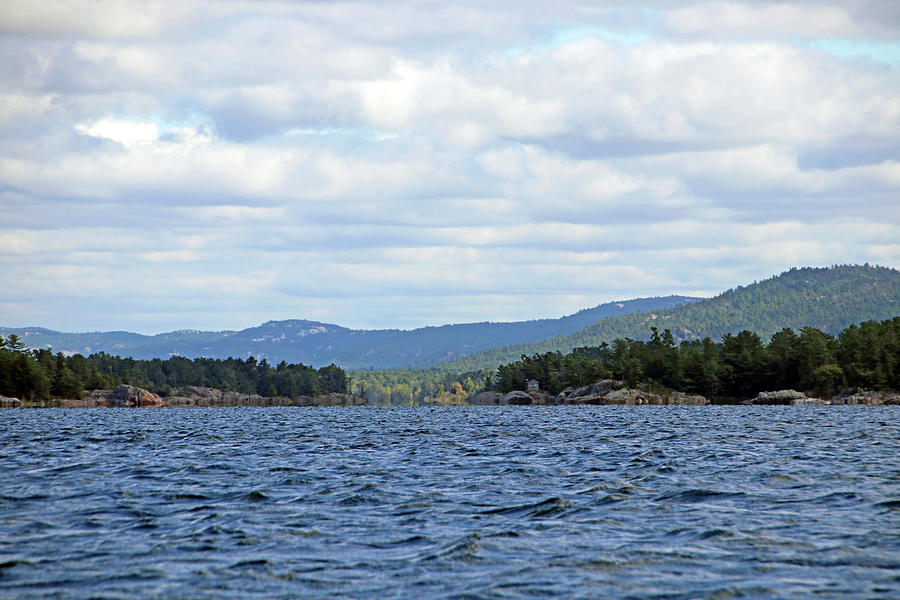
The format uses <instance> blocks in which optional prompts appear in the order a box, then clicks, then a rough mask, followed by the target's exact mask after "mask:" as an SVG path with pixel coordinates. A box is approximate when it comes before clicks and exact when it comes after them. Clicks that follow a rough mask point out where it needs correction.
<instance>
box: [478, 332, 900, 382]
mask: <svg viewBox="0 0 900 600" xmlns="http://www.w3.org/2000/svg"><path fill="white" fill-rule="evenodd" d="M650 333H651V335H650V339H649V340H648V341H637V340H633V339H629V338H620V339H616V340H615V341H614V342H612V343H611V344H608V343H603V344H601V345H600V346H591V347H581V348H576V349H574V350H573V351H572V352H569V353H568V354H562V353H561V352H545V353H543V354H533V355H531V356H524V355H523V356H522V357H521V359H520V360H517V361H514V362H511V363H508V364H505V365H502V366H500V367H499V368H498V369H497V374H496V379H495V381H494V388H495V389H497V390H498V391H502V392H508V391H511V390H521V389H524V385H525V381H526V380H528V379H536V380H537V381H539V382H540V384H541V388H542V389H544V390H546V391H549V392H550V393H551V394H556V393H559V392H560V391H562V390H563V389H565V388H566V387H569V386H572V387H578V386H581V385H587V384H589V383H593V382H595V381H598V380H600V379H617V380H621V381H623V382H624V383H625V385H626V386H628V387H636V386H638V385H641V384H647V385H649V386H651V387H658V388H665V389H672V390H679V391H684V392H690V393H696V394H702V395H704V396H706V397H708V398H715V399H747V398H752V397H754V396H756V394H757V393H759V392H761V391H767V390H782V389H796V390H801V391H809V392H814V393H816V394H818V395H821V396H824V397H830V396H833V395H834V394H836V393H837V392H839V391H841V390H844V389H853V388H864V389H870V390H897V389H900V317H895V318H893V319H891V320H885V321H881V322H877V321H866V322H864V323H862V324H860V325H859V326H857V325H851V326H849V327H847V328H846V329H844V330H843V331H841V332H840V333H839V334H838V335H837V336H834V335H831V334H828V333H825V332H822V331H820V330H819V329H816V328H814V327H803V328H801V329H800V330H799V332H795V331H794V330H792V329H789V328H783V329H781V330H780V331H777V332H776V333H775V334H773V335H772V337H771V339H770V340H769V342H768V343H763V341H762V339H761V338H760V336H759V335H757V334H756V333H752V332H750V331H746V330H745V331H742V332H740V333H738V334H736V335H732V334H726V335H725V336H723V337H722V341H721V342H718V343H717V342H714V341H713V340H712V339H711V338H709V337H706V338H704V339H702V340H692V341H683V342H681V343H680V344H676V343H675V339H674V337H673V335H672V333H671V332H670V331H669V330H668V329H665V330H663V331H662V332H660V331H659V329H658V328H656V327H652V328H651V330H650Z"/></svg>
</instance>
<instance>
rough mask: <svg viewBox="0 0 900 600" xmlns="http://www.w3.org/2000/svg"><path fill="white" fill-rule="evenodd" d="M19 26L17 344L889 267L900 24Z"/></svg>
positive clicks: (509, 13)
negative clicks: (37, 336)
mask: <svg viewBox="0 0 900 600" xmlns="http://www.w3.org/2000/svg"><path fill="white" fill-rule="evenodd" d="M2 10H3V13H4V19H3V22H2V24H0V36H2V37H3V44H2V45H0V56H2V59H0V275H2V276H3V278H4V279H5V280H9V281H17V282H21V284H20V285H19V286H17V290H16V293H13V292H12V291H8V292H5V293H3V294H0V310H2V311H3V313H2V314H3V315H4V317H5V318H7V319H9V320H8V321H7V322H5V323H3V324H5V325H16V324H24V323H28V324H43V325H47V326H52V327H60V328H67V329H85V328H94V329H110V328H138V329H141V330H143V331H160V330H164V329H175V328H180V327H203V328H226V327H229V328H234V327H239V326H247V325H252V324H255V323H258V322H262V321H265V320H268V319H273V318H288V317H298V318H319V319H323V320H327V321H331V322H338V323H341V324H349V325H353V326H358V327H362V326H366V327H377V326H404V327H406V326H415V325H419V324H424V323H430V324H438V323H441V322H447V321H454V320H484V319H510V318H529V317H536V316H553V315H559V314H562V313H566V312H574V311H576V310H578V309H580V308H583V307H585V306H587V305H591V304H596V303H599V302H602V301H607V300H614V299H622V298H626V297H634V296H640V295H658V294H668V293H673V292H682V293H685V292H692V293H699V292H703V293H710V294H711V293H715V292H717V291H721V290H722V289H725V288H728V287H733V286H734V285H739V284H744V283H746V282H747V281H751V280H754V279H760V278H763V277H766V276H769V275H772V274H774V273H777V272H779V271H780V270H782V269H785V268H788V267H791V266H797V265H803V264H830V263H839V262H840V263H842V262H866V261H869V262H878V263H882V264H888V265H892V266H898V265H900V246H898V244H897V243H895V241H894V240H896V239H900V236H898V233H900V232H898V231H897V227H898V223H900V212H898V211H900V207H898V205H897V202H896V198H897V197H898V192H900V166H898V162H897V150H898V148H900V137H898V135H897V134H896V133H895V132H897V131H900V79H898V77H897V71H896V65H895V62H892V60H893V59H891V58H890V53H891V52H892V48H893V46H892V44H896V39H897V38H898V35H900V15H898V13H897V11H896V8H895V7H893V6H892V5H891V3H884V2H866V1H862V0H859V1H857V0H851V1H849V2H841V3H838V2H794V3H788V4H785V3H780V2H737V1H734V2H691V3H672V2H669V1H667V0H647V1H645V2H640V3H635V4H629V5H623V4H622V3H619V2H612V1H610V2H594V3H590V4H587V5H586V4H584V3H578V2H568V1H563V2H559V3H557V4H556V5H554V11H553V13H552V15H550V16H549V17H548V15H547V11H546V4H545V3H543V2H535V1H525V2H516V3H510V2H506V1H504V0H496V1H492V2H486V3H479V4H477V5H475V4H471V3H461V2H448V3H440V4H435V3H418V2H405V1H399V0H398V1H396V2H389V3H387V4H385V3H379V4H376V3H372V2H364V1H360V2H347V3H319V2H278V1H274V2H265V3H260V2H240V1H227V2H203V3H200V2H193V1H191V0H187V1H184V2H178V3H173V2H151V3H146V4H145V3H140V6H138V5H137V4H133V3H130V2H105V1H99V2H78V1H75V0H72V1H70V2H66V1H62V0H55V1H53V2H45V3H40V5H37V4H35V3H33V2H32V3H25V2H19V1H18V0H10V1H8V2H6V3H5V4H4V8H3V9H2ZM842 40H843V41H842ZM851 50H852V51H851ZM861 57H862V58H861ZM136 289H138V290H146V292H142V293H143V294H145V298H144V299H140V298H134V297H133V295H132V293H131V292H130V291H128V290H136ZM23 298H25V299H26V300H25V301H23ZM66 315H71V316H66ZM75 315H79V316H75Z"/></svg>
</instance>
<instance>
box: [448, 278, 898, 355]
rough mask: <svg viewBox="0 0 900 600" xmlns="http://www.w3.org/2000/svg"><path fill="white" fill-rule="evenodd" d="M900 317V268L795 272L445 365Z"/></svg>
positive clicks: (830, 329) (828, 328)
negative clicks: (664, 334) (656, 337)
mask: <svg viewBox="0 0 900 600" xmlns="http://www.w3.org/2000/svg"><path fill="white" fill-rule="evenodd" d="M898 315H900V271H897V270H896V269H890V268H886V267H877V266H875V267H873V266H869V265H840V266H834V267H828V268H811V267H806V268H794V269H791V270H789V271H786V272H784V273H782V274H781V275H778V276H775V277H772V278H770V279H766V280H764V281H760V282H754V283H753V284H751V285H747V286H743V287H741V286H739V287H737V288H734V289H730V290H728V291H726V292H723V293H722V294H720V295H718V296H715V297H713V298H709V299H706V300H701V301H699V302H693V303H690V304H683V305H680V306H676V307H673V308H668V309H664V310H650V311H638V312H633V313H630V314H627V315H619V316H614V317H607V318H605V319H603V320H601V321H599V322H597V323H594V324H592V325H590V326H588V327H586V328H584V329H583V330H581V331H578V332H575V333H573V334H571V335H567V336H560V337H557V338H553V339H547V340H543V341H540V342H536V343H531V344H515V345H509V346H505V347H503V348H499V349H494V350H488V351H483V352H478V353H475V354H472V355H470V356H467V357H464V358H461V359H457V360H454V361H452V362H449V363H448V364H446V365H443V367H444V369H445V370H446V371H448V372H449V371H457V372H466V371H475V370H478V369H484V368H495V367H497V366H498V365H499V364H501V363H504V362H510V361H513V360H517V359H519V358H520V357H521V356H522V355H523V354H524V355H526V356H530V355H532V354H535V353H543V352H551V351H557V350H558V351H561V352H568V351H569V350H572V349H573V348H578V347H583V346H598V345H600V344H601V343H603V342H611V341H613V340H614V339H616V338H631V339H634V340H648V339H649V338H650V334H651V331H650V328H651V327H657V328H658V329H659V330H660V331H662V330H664V329H669V330H670V331H671V332H672V334H673V336H674V338H675V341H676V342H680V341H683V340H693V339H702V338H705V337H710V338H712V339H713V340H718V339H720V338H721V337H722V336H724V335H725V334H727V333H732V334H736V333H739V332H741V331H743V330H745V329H746V330H750V331H753V332H755V333H757V334H759V335H760V336H761V337H762V338H763V339H768V338H769V337H770V336H771V335H772V334H773V333H775V332H776V331H779V330H780V329H782V328H784V327H789V328H792V329H800V328H801V327H805V326H810V327H815V328H816V329H819V330H821V331H824V332H826V333H831V334H836V333H838V332H840V331H841V330H843V329H845V328H846V327H847V326H849V325H852V324H857V323H861V322H863V321H870V320H873V321H880V320H884V319H891V318H893V317H895V316H898Z"/></svg>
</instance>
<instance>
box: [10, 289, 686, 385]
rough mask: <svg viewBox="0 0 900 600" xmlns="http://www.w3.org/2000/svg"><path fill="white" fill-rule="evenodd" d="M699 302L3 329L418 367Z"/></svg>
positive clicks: (140, 345)
mask: <svg viewBox="0 0 900 600" xmlns="http://www.w3.org/2000/svg"><path fill="white" fill-rule="evenodd" d="M698 300H700V299H699V298H689V297H685V296H667V297H663V298H639V299H635V300H625V301H621V302H610V303H606V304H601V305H599V306H596V307H593V308H589V309H585V310H582V311H579V312H577V313H575V314H572V315H568V316H565V317H562V318H559V319H537V320H532V321H516V322H509V323H489V322H482V323H463V324H455V325H443V326H440V327H422V328H419V329H413V330H400V329H378V330H361V329H348V328H346V327H341V326H339V325H333V324H330V323H321V322H318V321H307V320H287V321H269V322H267V323H263V324H262V325H260V326H258V327H251V328H249V329H243V330H240V331H196V330H181V331H172V332H169V333H161V334H158V335H152V336H147V335H140V334H136V333H128V332H122V331H116V332H98V333H61V332H58V331H52V330H49V329H44V328H40V327H27V328H0V335H4V336H8V335H11V334H16V335H18V336H19V337H20V338H22V340H23V341H24V343H25V344H26V345H27V346H29V347H31V348H47V347H52V348H53V350H54V351H56V352H64V353H66V354H75V353H77V354H83V355H85V356H86V355H89V354H92V353H96V352H106V353H108V354H112V355H120V356H129V357H132V358H135V359H152V358H168V357H170V356H175V355H177V356H184V357H187V358H198V357H207V358H228V357H237V358H247V357H250V356H255V357H257V358H258V359H263V358H265V359H266V360H267V361H268V362H269V363H272V364H277V363H278V362H281V361H287V362H289V363H303V364H307V365H312V366H317V367H320V366H325V365H329V364H332V363H334V364H337V365H339V366H341V367H347V368H357V369H368V368H375V369H383V368H398V367H420V366H426V365H430V364H434V363H441V362H445V361H448V360H452V359H456V358H459V357H462V356H466V355H468V354H471V353H473V352H478V351H480V350H487V349H489V348H496V347H498V346H504V345H508V344H523V343H529V342H535V341H539V340H543V339H547V338H553V337H557V336H564V335H569V334H572V333H575V332H577V331H580V330H582V329H584V328H585V327H587V326H588V325H590V324H592V323H596V322H597V321H600V320H601V319H604V318H608V317H612V316H622V315H626V314H628V313H631V312H635V311H657V310H664V309H668V308H671V307H674V306H678V305H681V304H685V303H690V302H696V301H698Z"/></svg>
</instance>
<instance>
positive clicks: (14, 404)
mask: <svg viewBox="0 0 900 600" xmlns="http://www.w3.org/2000/svg"><path fill="white" fill-rule="evenodd" d="M20 406H22V401H21V400H19V399H18V398H10V397H9V396H0V408H18V407H20Z"/></svg>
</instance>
